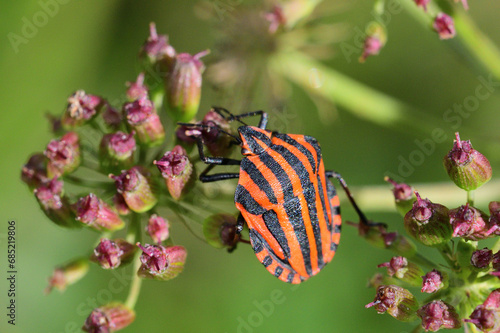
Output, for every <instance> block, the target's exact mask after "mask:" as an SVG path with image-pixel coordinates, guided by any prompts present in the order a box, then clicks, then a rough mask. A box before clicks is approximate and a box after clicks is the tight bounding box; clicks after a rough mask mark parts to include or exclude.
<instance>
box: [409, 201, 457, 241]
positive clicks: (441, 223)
mask: <svg viewBox="0 0 500 333" xmlns="http://www.w3.org/2000/svg"><path fill="white" fill-rule="evenodd" d="M415 195H416V196H417V201H415V202H414V203H413V208H412V209H411V210H410V211H409V212H408V213H406V215H405V218H404V223H405V229H406V231H407V232H408V233H409V234H410V235H411V236H413V237H414V238H415V239H416V240H418V241H419V242H421V243H422V244H424V245H427V246H436V245H440V244H442V243H444V242H447V241H448V240H449V239H450V238H451V234H452V229H451V224H450V219H449V217H448V208H446V207H445V206H443V205H440V204H435V203H432V202H431V201H430V200H428V199H425V200H424V199H422V198H420V195H419V194H418V192H415Z"/></svg>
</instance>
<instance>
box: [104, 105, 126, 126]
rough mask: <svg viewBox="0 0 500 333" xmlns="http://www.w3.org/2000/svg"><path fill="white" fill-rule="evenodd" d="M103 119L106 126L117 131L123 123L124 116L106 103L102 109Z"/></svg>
mask: <svg viewBox="0 0 500 333" xmlns="http://www.w3.org/2000/svg"><path fill="white" fill-rule="evenodd" d="M102 119H103V120H104V124H106V126H108V127H109V128H111V129H113V130H117V129H118V128H119V127H120V125H121V123H122V120H123V116H122V114H121V113H120V112H118V110H116V109H115V108H114V107H112V106H111V105H110V104H109V103H108V102H106V103H104V105H103V107H102Z"/></svg>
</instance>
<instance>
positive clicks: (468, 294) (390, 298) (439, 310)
mask: <svg viewBox="0 0 500 333" xmlns="http://www.w3.org/2000/svg"><path fill="white" fill-rule="evenodd" d="M443 162H444V167H445V169H446V171H447V173H448V175H449V176H450V178H451V180H452V181H453V182H454V183H455V184H456V185H457V186H458V187H459V188H460V189H463V190H465V191H466V193H467V200H466V201H465V202H464V204H463V205H462V206H460V207H456V208H451V209H450V208H448V207H445V206H444V205H441V204H439V203H435V202H431V201H430V200H429V199H425V198H424V196H423V193H419V192H417V191H415V190H414V189H413V188H412V187H411V186H409V185H407V184H404V183H396V182H395V181H393V180H392V179H389V178H386V180H387V181H388V182H390V183H391V184H392V185H394V188H393V193H394V197H395V200H396V206H397V208H398V211H399V212H400V213H401V214H402V215H403V217H404V219H403V220H404V228H405V230H406V232H407V233H408V234H409V235H410V236H411V237H412V238H413V239H414V240H416V241H417V242H418V243H421V244H423V245H425V246H428V247H431V248H434V249H435V250H436V251H437V252H438V253H439V254H440V256H441V257H442V258H443V259H444V262H445V264H439V265H438V264H437V263H434V262H433V261H431V260H429V259H427V258H426V257H424V256H422V255H421V254H420V253H419V252H417V249H416V246H415V245H414V244H413V242H412V241H411V240H410V239H408V238H407V237H405V236H403V235H401V234H399V233H397V232H387V231H386V230H385V228H380V229H378V230H375V229H372V230H365V233H364V235H365V237H367V239H369V240H370V241H371V242H374V243H376V244H377V245H380V246H381V247H385V248H388V249H391V250H393V251H394V252H395V253H396V254H397V255H396V256H395V257H393V258H391V259H390V260H389V261H388V262H386V263H382V264H380V265H378V267H381V268H386V273H387V274H386V275H383V274H380V273H378V274H376V275H375V276H374V277H373V278H372V280H371V281H370V285H371V286H372V287H375V288H376V289H377V292H376V296H375V299H374V300H373V302H371V303H369V304H367V305H366V307H373V308H374V309H375V310H376V311H377V312H378V313H388V314H389V315H391V316H393V317H394V318H396V319H398V320H400V321H406V322H412V321H415V320H418V319H420V320H421V327H422V329H423V330H425V331H431V332H435V331H438V330H440V329H454V328H460V327H462V326H463V325H466V326H467V327H466V329H467V331H471V332H479V331H480V332H500V280H499V277H500V241H499V240H497V242H496V244H495V245H494V246H493V247H492V248H487V247H483V246H480V245H479V242H480V241H482V240H485V239H489V238H497V239H498V236H500V202H498V201H492V202H490V203H489V206H488V209H489V212H484V211H482V210H481V209H479V208H477V207H475V206H474V200H473V191H474V190H476V189H478V188H479V187H480V186H481V185H483V184H484V183H486V182H487V181H489V180H490V178H491V176H492V169H491V166H490V163H489V161H488V160H487V159H486V157H485V156H484V155H482V154H481V153H479V152H478V151H477V150H475V149H474V148H472V145H471V143H470V141H462V140H461V139H460V137H459V134H458V133H456V140H455V141H454V144H453V148H452V149H451V150H450V151H449V153H448V154H447V155H446V156H445V157H444V160H443ZM464 198H465V196H464ZM415 287H418V288H419V289H420V290H419V291H414V292H412V291H410V290H412V288H413V289H417V288H415ZM418 299H423V301H419V300H418ZM415 331H418V329H416V330H415Z"/></svg>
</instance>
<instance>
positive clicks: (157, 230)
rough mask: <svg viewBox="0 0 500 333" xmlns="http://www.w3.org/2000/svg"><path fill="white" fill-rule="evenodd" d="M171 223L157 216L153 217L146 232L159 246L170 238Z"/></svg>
mask: <svg viewBox="0 0 500 333" xmlns="http://www.w3.org/2000/svg"><path fill="white" fill-rule="evenodd" d="M169 227H170V225H169V223H168V221H167V220H165V219H164V218H163V217H161V216H158V215H156V214H153V215H151V217H150V218H149V221H148V226H147V227H146V231H147V232H148V234H149V236H150V237H151V238H152V239H153V241H154V242H155V243H157V244H161V242H163V241H164V240H165V239H167V238H168V236H169V230H168V229H169Z"/></svg>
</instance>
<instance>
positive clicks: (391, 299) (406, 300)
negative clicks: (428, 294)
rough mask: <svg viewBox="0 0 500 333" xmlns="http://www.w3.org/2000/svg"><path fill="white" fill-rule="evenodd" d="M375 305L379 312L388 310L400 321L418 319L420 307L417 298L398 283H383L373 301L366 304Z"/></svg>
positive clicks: (368, 305)
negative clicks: (417, 313)
mask: <svg viewBox="0 0 500 333" xmlns="http://www.w3.org/2000/svg"><path fill="white" fill-rule="evenodd" d="M365 307H366V308H369V307H374V308H375V310H377V312H378V313H384V312H387V313H388V314H389V315H391V316H392V317H394V318H396V319H397V320H400V321H413V320H415V319H416V312H417V309H418V301H417V299H416V298H415V297H414V296H413V295H412V294H411V293H410V292H409V291H408V290H406V289H405V288H402V287H399V286H396V285H381V286H380V287H378V288H377V295H376V296H375V299H374V300H373V302H371V303H369V304H367V305H365Z"/></svg>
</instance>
